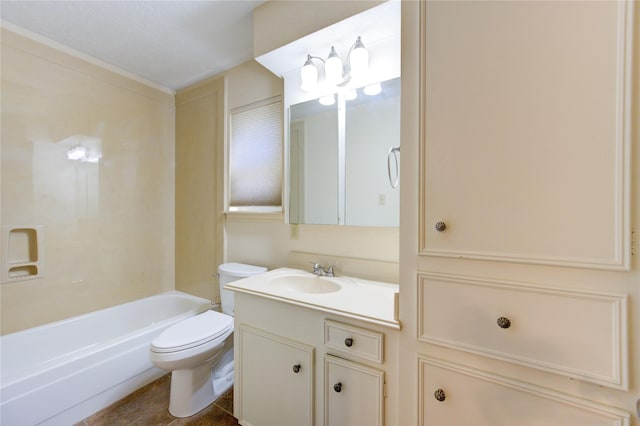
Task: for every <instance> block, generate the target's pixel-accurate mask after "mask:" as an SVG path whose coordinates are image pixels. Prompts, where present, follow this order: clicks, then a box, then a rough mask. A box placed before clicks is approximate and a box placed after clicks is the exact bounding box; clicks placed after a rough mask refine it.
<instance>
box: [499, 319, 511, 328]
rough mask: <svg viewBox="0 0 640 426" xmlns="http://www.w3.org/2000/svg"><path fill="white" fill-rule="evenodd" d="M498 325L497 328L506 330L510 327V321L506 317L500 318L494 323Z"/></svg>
mask: <svg viewBox="0 0 640 426" xmlns="http://www.w3.org/2000/svg"><path fill="white" fill-rule="evenodd" d="M496 322H497V323H498V327H500V328H504V329H507V328H509V327H511V320H510V319H509V318H507V317H500V318H498V320H497V321H496Z"/></svg>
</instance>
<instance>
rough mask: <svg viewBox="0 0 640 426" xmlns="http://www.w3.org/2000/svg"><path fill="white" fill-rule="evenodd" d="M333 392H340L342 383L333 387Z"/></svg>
mask: <svg viewBox="0 0 640 426" xmlns="http://www.w3.org/2000/svg"><path fill="white" fill-rule="evenodd" d="M333 390H334V391H336V392H341V391H342V383H340V382H338V383H336V384H335V385H333Z"/></svg>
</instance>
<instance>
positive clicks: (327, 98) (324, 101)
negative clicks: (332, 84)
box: [318, 95, 336, 106]
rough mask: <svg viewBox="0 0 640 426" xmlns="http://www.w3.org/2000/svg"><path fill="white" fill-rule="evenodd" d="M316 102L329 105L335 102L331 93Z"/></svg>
mask: <svg viewBox="0 0 640 426" xmlns="http://www.w3.org/2000/svg"><path fill="white" fill-rule="evenodd" d="M318 102H320V103H321V104H322V105H326V106H329V105H333V104H335V103H336V98H335V96H333V95H327V96H323V97H321V98H320V99H318Z"/></svg>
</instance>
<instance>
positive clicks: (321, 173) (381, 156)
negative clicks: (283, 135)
mask: <svg viewBox="0 0 640 426" xmlns="http://www.w3.org/2000/svg"><path fill="white" fill-rule="evenodd" d="M329 98H332V99H329ZM321 99H322V103H321V102H320V99H313V100H309V101H306V102H302V103H298V104H294V105H291V107H290V109H289V222H290V223H298V224H333V225H336V224H338V225H351V226H387V227H395V226H398V225H399V208H400V204H399V200H400V194H399V188H398V186H397V183H398V179H397V178H398V174H399V167H400V163H399V151H400V78H399V77H398V78H394V79H391V80H387V81H384V82H381V83H378V84H373V85H369V86H366V87H359V88H356V89H350V90H348V91H343V92H338V93H335V94H333V95H331V96H330V97H324V98H321Z"/></svg>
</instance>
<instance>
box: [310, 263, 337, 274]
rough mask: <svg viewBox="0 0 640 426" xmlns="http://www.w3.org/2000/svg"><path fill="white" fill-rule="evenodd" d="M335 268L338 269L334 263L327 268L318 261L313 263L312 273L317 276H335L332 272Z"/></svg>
mask: <svg viewBox="0 0 640 426" xmlns="http://www.w3.org/2000/svg"><path fill="white" fill-rule="evenodd" d="M335 269H338V268H337V266H335V265H331V266H329V267H328V268H326V267H324V266H322V265H321V264H319V263H314V264H313V273H314V274H316V275H317V276H319V277H335V276H336V274H335V273H334V270H335Z"/></svg>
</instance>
